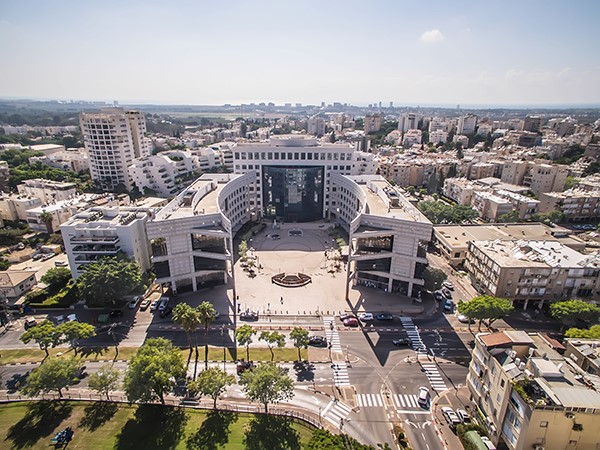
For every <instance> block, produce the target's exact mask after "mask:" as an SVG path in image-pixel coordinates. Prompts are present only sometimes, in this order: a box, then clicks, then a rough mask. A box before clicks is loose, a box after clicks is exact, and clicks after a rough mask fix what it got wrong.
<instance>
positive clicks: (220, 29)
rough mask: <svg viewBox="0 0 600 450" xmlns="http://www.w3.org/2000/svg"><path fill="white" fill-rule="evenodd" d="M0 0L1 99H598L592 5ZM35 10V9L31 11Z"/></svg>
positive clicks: (450, 102)
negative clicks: (424, 6) (0, 0)
mask: <svg viewBox="0 0 600 450" xmlns="http://www.w3.org/2000/svg"><path fill="white" fill-rule="evenodd" d="M369 6H370V10H367V11H365V7H366V5H364V4H362V3H359V2H344V3H341V2H328V3H326V4H324V5H323V4H319V3H317V2H303V3H302V4H301V5H298V4H292V3H286V2H273V1H262V2H258V1H237V2H233V3H228V4H227V5H223V4H204V3H202V4H197V3H195V2H186V1H178V2H176V3H175V5H172V4H170V5H168V6H167V5H164V4H162V3H160V2H143V3H142V2H138V1H132V2H128V3H126V4H123V5H121V4H117V3H116V2H113V1H105V2H101V3H100V2H94V3H92V4H88V3H83V4H82V3H78V2H71V1H64V2H60V3H57V4H55V3H52V4H46V3H44V2H39V1H24V2H19V3H18V4H6V3H5V4H3V5H1V6H0V39H1V40H2V41H3V42H5V43H9V45H7V46H6V47H5V60H6V61H10V65H9V66H8V67H9V70H5V71H3V73H2V74H0V97H3V98H39V99H60V100H70V99H74V100H100V101H113V100H117V101H119V102H120V103H125V104H127V103H129V104H131V103H138V104H148V103H155V104H198V105H221V104H226V103H230V104H240V103H260V102H274V103H276V104H284V103H296V102H298V103H303V104H317V105H318V104H320V103H321V102H322V101H324V102H326V103H332V102H335V101H339V102H344V103H346V102H347V103H351V104H355V105H359V106H360V105H366V104H371V103H378V102H380V101H381V102H382V106H388V105H389V102H390V101H392V102H393V103H394V105H397V106H402V105H406V106H417V105H421V106H448V107H452V106H456V105H461V106H464V107H485V106H497V107H501V106H515V107H519V106H520V107H528V106H578V105H581V106H584V105H585V106H592V105H594V106H595V105H600V91H599V90H598V89H597V86H598V85H600V64H599V63H598V62H597V60H594V58H592V57H591V55H593V54H595V53H594V51H595V48H594V45H595V43H596V42H598V40H599V38H600V31H598V29H597V27H595V25H594V20H595V18H597V17H598V13H600V5H598V4H596V3H594V2H591V1H582V2H578V3H576V4H575V6H573V5H568V4H563V3H562V2H556V1H552V2H542V1H527V2H522V3H519V4H518V7H517V4H514V5H512V8H511V9H507V8H506V5H486V7H485V8H481V7H478V6H477V4H475V3H473V2H453V3H452V4H451V5H450V4H446V3H444V2H433V3H432V4H431V5H430V7H428V8H427V10H426V11H423V10H422V9H421V8H419V7H418V6H417V5H414V4H410V3H396V2H378V3H376V4H374V5H369ZM31 11H35V14H33V15H32V14H31Z"/></svg>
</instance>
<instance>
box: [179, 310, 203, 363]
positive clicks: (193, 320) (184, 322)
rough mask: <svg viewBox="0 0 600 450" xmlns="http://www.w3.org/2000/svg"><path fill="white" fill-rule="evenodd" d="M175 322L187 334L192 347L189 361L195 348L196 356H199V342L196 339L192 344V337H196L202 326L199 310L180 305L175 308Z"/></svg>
mask: <svg viewBox="0 0 600 450" xmlns="http://www.w3.org/2000/svg"><path fill="white" fill-rule="evenodd" d="M173 320H174V321H175V322H177V323H179V324H180V325H181V327H182V328H183V331H184V332H185V336H186V338H187V340H188V344H189V346H190V356H189V358H188V361H189V359H190V358H191V356H192V348H195V349H196V354H198V342H197V341H196V340H195V339H194V340H193V342H192V336H194V335H195V333H196V330H197V329H198V326H199V325H200V314H198V310H196V309H195V308H192V307H191V306H190V305H188V304H187V303H178V304H177V305H176V306H175V308H173ZM194 344H195V345H194Z"/></svg>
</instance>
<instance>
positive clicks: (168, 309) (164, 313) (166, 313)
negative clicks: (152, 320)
mask: <svg viewBox="0 0 600 450" xmlns="http://www.w3.org/2000/svg"><path fill="white" fill-rule="evenodd" d="M172 311H173V308H171V307H170V306H169V305H167V306H166V307H165V309H163V310H160V311H158V317H160V318H162V319H164V318H165V317H168V316H169V315H171V312H172Z"/></svg>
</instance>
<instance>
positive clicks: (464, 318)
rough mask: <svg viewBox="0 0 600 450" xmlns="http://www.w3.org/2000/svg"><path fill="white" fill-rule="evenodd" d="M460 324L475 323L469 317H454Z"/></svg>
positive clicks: (461, 315)
mask: <svg viewBox="0 0 600 450" xmlns="http://www.w3.org/2000/svg"><path fill="white" fill-rule="evenodd" d="M456 318H457V319H458V321H459V322H460V323H474V322H475V321H474V320H473V319H471V318H470V317H467V316H465V315H464V314H459V315H457V316H456Z"/></svg>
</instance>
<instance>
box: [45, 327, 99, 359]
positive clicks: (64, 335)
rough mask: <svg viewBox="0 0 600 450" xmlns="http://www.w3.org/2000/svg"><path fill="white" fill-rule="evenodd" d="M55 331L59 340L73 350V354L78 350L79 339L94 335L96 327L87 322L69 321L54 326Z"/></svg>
mask: <svg viewBox="0 0 600 450" xmlns="http://www.w3.org/2000/svg"><path fill="white" fill-rule="evenodd" d="M55 332H56V333H57V334H58V336H59V339H60V342H61V343H62V342H66V343H68V344H69V346H70V347H71V348H72V349H73V351H74V352H75V356H77V353H78V352H79V349H80V348H79V341H80V340H81V339H89V338H91V337H94V336H96V328H95V327H94V326H93V325H92V324H89V323H85V322H78V321H76V320H74V321H71V322H65V323H61V324H60V325H59V326H57V327H56V329H55Z"/></svg>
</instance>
